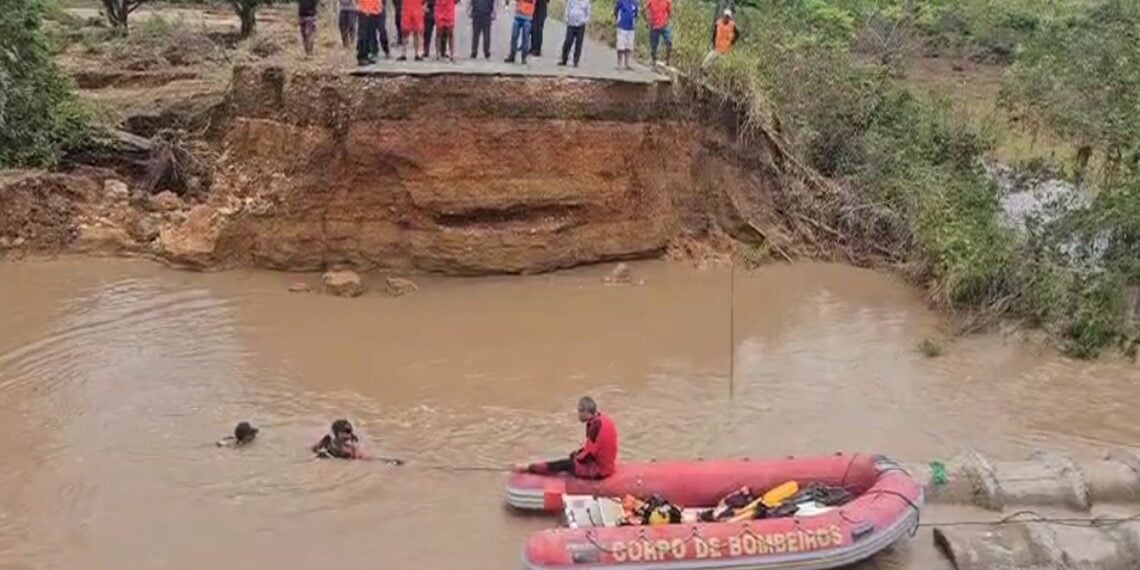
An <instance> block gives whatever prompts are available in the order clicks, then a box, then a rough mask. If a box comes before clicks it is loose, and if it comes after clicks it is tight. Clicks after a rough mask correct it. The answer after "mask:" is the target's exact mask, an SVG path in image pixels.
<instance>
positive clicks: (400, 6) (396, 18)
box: [384, 0, 404, 45]
mask: <svg viewBox="0 0 1140 570" xmlns="http://www.w3.org/2000/svg"><path fill="white" fill-rule="evenodd" d="M392 5H393V6H395V7H396V13H395V14H393V15H392V25H393V26H396V43H398V44H400V45H404V21H403V20H404V2H403V0H392ZM387 11H388V0H384V12H387ZM384 19H385V20H387V19H388V17H387V15H385V16H384ZM384 23H385V26H384V36H385V37H387V36H388V26H387V22H384Z"/></svg>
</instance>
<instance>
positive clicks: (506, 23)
mask: <svg viewBox="0 0 1140 570" xmlns="http://www.w3.org/2000/svg"><path fill="white" fill-rule="evenodd" d="M496 9H497V10H498V13H497V14H496V18H495V20H494V22H493V23H492V25H491V58H490V59H486V58H484V57H483V54H482V47H481V46H480V50H479V51H480V53H479V57H478V59H470V55H471V19H470V18H468V17H467V6H466V4H465V3H461V4H459V5H458V6H457V7H456V30H455V43H456V48H457V49H456V50H455V56H456V59H455V63H451V62H448V61H438V60H436V59H435V55H436V54H435V52H436V49H435V45H434V43H435V40H434V38H433V40H432V42H433V45H432V56H431V59H430V60H425V61H412V60H411V54H410V51H411V47H410V46H409V56H408V58H409V61H396V57H397V56H399V55H400V50H399V47H398V46H396V45H395V37H396V30H395V23H394V22H393V18H392V15H394V10H392V7H391V6H390V5H389V17H388V18H387V25H388V37H389V38H390V41H391V43H392V57H391V59H383V54H381V56H380V57H381V59H380V61H379V62H377V63H376V64H375V65H370V66H366V67H362V68H359V69H357V70H356V72H355V73H357V74H399V75H407V74H412V75H418V74H424V75H435V74H440V73H465V74H484V75H538V76H567V77H586V78H593V79H613V80H619V81H629V82H634V83H652V82H655V81H668V80H669V78H668V77H667V76H665V75H662V74H658V73H655V72H654V71H653V70H651V69H650V68H648V67H646V66H644V65H641V64H638V63H636V62H634V63H633V70H632V71H629V70H623V69H619V68H618V66H617V55H616V52H615V51H614V48H613V47H611V46H608V45H605V44H603V43H601V42H598V41H596V40H593V39H591V38H590V37H589V36H588V35H587V37H586V40H585V43H584V44H583V46H582V59H581V61H580V62H579V67H577V68H574V67H573V66H567V67H559V66H558V61H559V59H560V58H561V54H562V41H563V39H564V38H565V37H566V25H565V24H564V23H563V22H562V21H561V20H558V19H555V17H554V16H556V15H558V16H560V15H561V14H551V15H550V17H548V18H547V19H546V26H545V33H544V36H545V37H544V40H543V44H542V57H540V58H536V57H530V58H527V63H526V65H523V64H521V63H515V64H510V63H505V62H504V61H503V60H504V59H505V58H506V56H507V55H508V54H509V53H510V41H511V23H512V21H513V19H514V18H513V16H514V4H511V6H510V7H506V8H504V7H503V5H502V4H499V5H498V6H497V7H496ZM637 32H638V33H639V34H644V33H648V32H647V31H646V30H645V28H644V27H643V26H639V27H638V30H637ZM480 43H482V42H480ZM516 59H518V58H516Z"/></svg>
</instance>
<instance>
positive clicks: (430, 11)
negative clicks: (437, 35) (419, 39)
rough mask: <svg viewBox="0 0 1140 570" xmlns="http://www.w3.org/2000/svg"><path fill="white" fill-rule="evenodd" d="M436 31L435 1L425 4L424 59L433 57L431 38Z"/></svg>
mask: <svg viewBox="0 0 1140 570" xmlns="http://www.w3.org/2000/svg"><path fill="white" fill-rule="evenodd" d="M434 30H435V0H427V1H426V2H424V59H427V58H428V57H430V56H431V36H432V32H433V31H434Z"/></svg>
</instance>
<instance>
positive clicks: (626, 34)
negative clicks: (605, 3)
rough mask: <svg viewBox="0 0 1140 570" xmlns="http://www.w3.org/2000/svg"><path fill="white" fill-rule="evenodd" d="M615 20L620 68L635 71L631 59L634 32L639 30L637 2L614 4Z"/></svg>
mask: <svg viewBox="0 0 1140 570" xmlns="http://www.w3.org/2000/svg"><path fill="white" fill-rule="evenodd" d="M614 20H617V58H618V68H619V69H620V68H622V67H624V68H625V69H627V70H630V69H633V66H631V65H630V63H629V58H630V55H631V54H632V53H633V47H634V37H633V32H634V30H635V29H637V0H618V1H617V3H616V4H614ZM623 61H624V64H623Z"/></svg>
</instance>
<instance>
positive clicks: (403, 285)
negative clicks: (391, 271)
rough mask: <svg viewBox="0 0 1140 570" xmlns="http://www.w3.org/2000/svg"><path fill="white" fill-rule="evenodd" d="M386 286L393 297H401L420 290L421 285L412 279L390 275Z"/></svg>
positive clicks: (385, 281) (385, 283) (385, 282)
mask: <svg viewBox="0 0 1140 570" xmlns="http://www.w3.org/2000/svg"><path fill="white" fill-rule="evenodd" d="M384 288H385V289H386V290H387V291H388V294H389V295H391V296H393V297H400V296H402V295H407V294H409V293H415V292H416V291H419V290H420V287H419V285H416V284H415V283H414V282H412V281H411V280H410V279H403V278H401V277H389V278H387V279H385V280H384Z"/></svg>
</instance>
